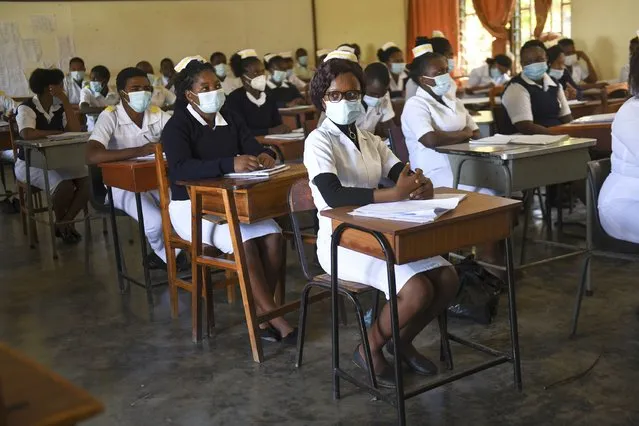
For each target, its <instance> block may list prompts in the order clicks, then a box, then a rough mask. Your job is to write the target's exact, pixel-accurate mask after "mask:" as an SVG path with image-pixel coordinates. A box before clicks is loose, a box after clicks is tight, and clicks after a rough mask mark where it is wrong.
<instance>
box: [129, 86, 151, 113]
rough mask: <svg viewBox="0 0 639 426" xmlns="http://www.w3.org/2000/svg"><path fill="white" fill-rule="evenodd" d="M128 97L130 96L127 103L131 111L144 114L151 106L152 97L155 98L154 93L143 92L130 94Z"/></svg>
mask: <svg viewBox="0 0 639 426" xmlns="http://www.w3.org/2000/svg"><path fill="white" fill-rule="evenodd" d="M127 95H128V96H129V100H128V101H127V103H128V104H129V106H130V107H131V109H133V111H135V112H139V113H142V112H144V111H146V110H147V108H149V105H151V97H152V96H153V93H151V92H147V91H146V90H141V91H139V92H129V93H127Z"/></svg>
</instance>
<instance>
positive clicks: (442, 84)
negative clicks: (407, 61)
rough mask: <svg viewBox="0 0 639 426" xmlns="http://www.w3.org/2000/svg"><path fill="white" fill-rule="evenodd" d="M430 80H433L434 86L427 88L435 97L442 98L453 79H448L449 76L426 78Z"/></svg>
mask: <svg viewBox="0 0 639 426" xmlns="http://www.w3.org/2000/svg"><path fill="white" fill-rule="evenodd" d="M427 78H430V79H432V80H435V86H429V87H430V90H432V91H433V93H434V94H435V95H437V96H440V97H441V96H444V95H445V94H446V93H448V91H449V90H450V88H451V87H452V85H453V79H452V78H451V77H450V74H442V75H438V76H436V77H427Z"/></svg>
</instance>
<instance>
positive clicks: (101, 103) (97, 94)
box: [80, 65, 120, 132]
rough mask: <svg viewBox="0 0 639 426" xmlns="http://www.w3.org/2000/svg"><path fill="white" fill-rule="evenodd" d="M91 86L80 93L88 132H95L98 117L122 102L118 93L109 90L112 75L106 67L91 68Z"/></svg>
mask: <svg viewBox="0 0 639 426" xmlns="http://www.w3.org/2000/svg"><path fill="white" fill-rule="evenodd" d="M89 78H90V79H91V80H90V81H89V85H88V86H85V87H84V88H83V89H82V91H81V92H80V112H81V113H82V114H85V115H86V116H87V130H88V131H89V132H91V131H93V127H94V126H95V120H96V118H97V116H98V115H99V114H100V113H101V112H102V110H104V108H105V107H107V106H109V105H115V104H117V103H118V102H119V101H120V97H119V96H118V94H117V93H116V92H113V91H110V90H109V80H110V79H111V73H110V72H109V69H108V68H107V67H105V66H104V65H96V66H95V67H93V68H91V74H90V77H89Z"/></svg>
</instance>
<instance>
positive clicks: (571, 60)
mask: <svg viewBox="0 0 639 426" xmlns="http://www.w3.org/2000/svg"><path fill="white" fill-rule="evenodd" d="M578 61H579V59H577V54H575V53H573V54H572V55H566V60H565V62H564V63H565V64H566V66H567V67H572V66H573V65H575V64H576V63H577V62H578Z"/></svg>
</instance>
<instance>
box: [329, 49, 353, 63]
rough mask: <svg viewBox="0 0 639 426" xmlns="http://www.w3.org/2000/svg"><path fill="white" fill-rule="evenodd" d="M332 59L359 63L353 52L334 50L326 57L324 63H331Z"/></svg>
mask: <svg viewBox="0 0 639 426" xmlns="http://www.w3.org/2000/svg"><path fill="white" fill-rule="evenodd" d="M331 59H345V60H347V61H351V62H355V63H357V56H355V54H354V53H353V52H347V51H345V50H333V51H332V52H331V53H329V54H328V55H326V58H324V62H326V61H330V60H331Z"/></svg>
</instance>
